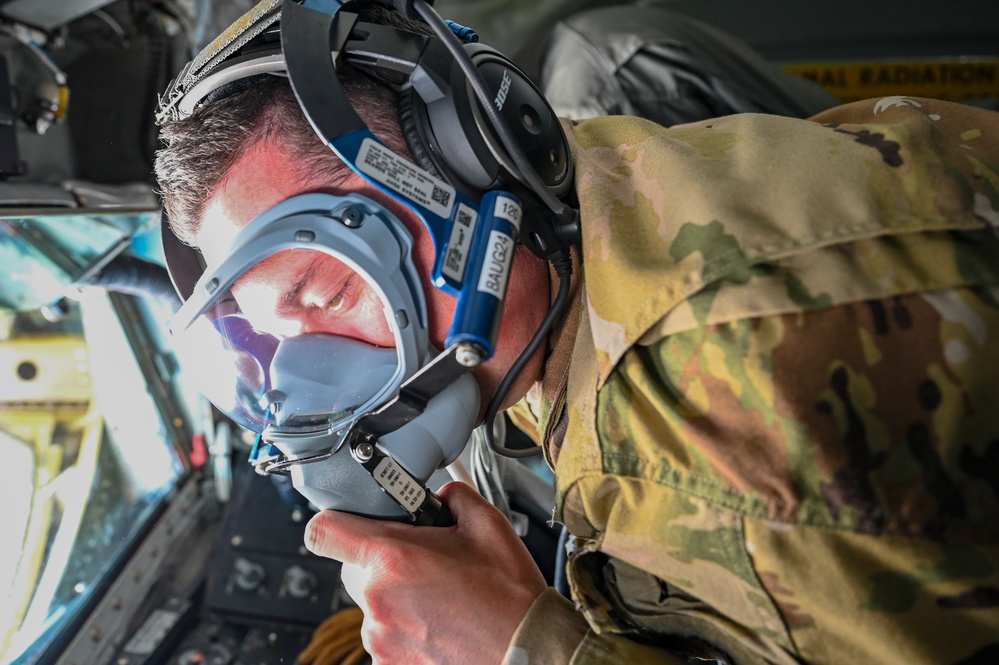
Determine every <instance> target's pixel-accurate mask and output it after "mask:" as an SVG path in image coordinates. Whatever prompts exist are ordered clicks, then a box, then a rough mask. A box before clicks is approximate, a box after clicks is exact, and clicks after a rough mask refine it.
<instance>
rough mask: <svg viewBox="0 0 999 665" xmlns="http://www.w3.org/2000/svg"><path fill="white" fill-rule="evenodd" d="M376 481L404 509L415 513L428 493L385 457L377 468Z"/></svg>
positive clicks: (390, 459) (397, 465) (392, 460)
mask: <svg viewBox="0 0 999 665" xmlns="http://www.w3.org/2000/svg"><path fill="white" fill-rule="evenodd" d="M374 478H375V481H376V482H377V483H378V484H379V485H381V486H382V489H384V490H385V491H386V492H388V493H389V494H390V495H392V498H394V499H395V500H396V501H398V502H399V504H400V505H402V507H403V508H405V509H406V510H408V511H409V512H410V513H415V512H416V511H417V509H418V508H419V507H420V506H421V505H422V504H423V498H424V497H425V496H426V494H427V492H426V490H424V489H423V487H421V486H420V484H419V483H418V482H416V480H414V479H413V477H412V476H410V475H409V474H408V473H406V471H405V470H404V469H403V468H402V467H401V466H399V464H398V463H396V461H395V460H394V459H392V458H391V457H383V458H382V461H380V462H379V463H378V465H377V466H375V473H374Z"/></svg>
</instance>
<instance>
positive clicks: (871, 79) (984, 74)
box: [784, 59, 999, 101]
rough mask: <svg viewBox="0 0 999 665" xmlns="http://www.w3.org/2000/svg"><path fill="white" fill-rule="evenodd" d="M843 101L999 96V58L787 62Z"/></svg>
mask: <svg viewBox="0 0 999 665" xmlns="http://www.w3.org/2000/svg"><path fill="white" fill-rule="evenodd" d="M784 68H785V69H786V70H787V71H789V72H791V73H792V74H797V75H799V76H803V77H805V78H807V79H809V80H811V81H814V82H815V83H818V84H819V85H820V86H822V87H823V88H825V89H826V90H828V91H829V92H830V93H832V94H833V95H835V96H836V97H838V98H839V99H841V100H843V101H853V100H857V99H869V98H872V97H888V96H893V95H911V96H915V97H932V98H936V99H971V98H975V97H978V98H981V97H985V98H992V97H995V98H999V60H996V59H967V60H965V59H961V60H924V61H908V62H903V61H899V62H866V63H865V62H840V63H810V64H808V63H802V64H788V65H785V66H784Z"/></svg>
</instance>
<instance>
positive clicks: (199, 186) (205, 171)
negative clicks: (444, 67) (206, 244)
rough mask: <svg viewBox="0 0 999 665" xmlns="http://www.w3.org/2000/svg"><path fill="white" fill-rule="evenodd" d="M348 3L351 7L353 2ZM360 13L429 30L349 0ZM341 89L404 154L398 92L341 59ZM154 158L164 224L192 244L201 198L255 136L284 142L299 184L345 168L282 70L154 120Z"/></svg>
mask: <svg viewBox="0 0 999 665" xmlns="http://www.w3.org/2000/svg"><path fill="white" fill-rule="evenodd" d="M355 7H356V9H355ZM350 9H351V11H357V12H358V14H359V16H360V18H361V20H365V21H369V22H373V23H380V24H383V25H391V26H393V27H398V28H402V29H406V30H410V31H412V32H419V33H423V34H432V30H431V29H430V28H429V26H427V25H425V24H423V23H418V22H416V21H411V20H409V19H407V18H405V17H403V16H402V15H400V14H398V13H397V12H395V11H392V10H389V9H387V8H385V7H381V6H377V5H368V4H360V3H358V5H352V6H351V7H350ZM338 73H339V75H340V82H341V85H343V88H344V92H345V93H346V94H347V97H348V98H349V99H350V100H351V103H352V104H353V105H354V107H355V109H356V110H357V113H358V115H360V116H361V119H362V120H363V121H364V122H365V123H366V124H367V126H368V128H369V129H370V130H371V131H372V133H374V134H375V136H377V137H378V138H379V139H380V140H381V141H383V142H384V143H385V144H386V145H388V146H389V147H390V148H391V149H392V150H395V151H396V152H399V153H401V154H403V155H405V156H407V157H410V154H409V149H408V147H407V146H406V141H405V139H404V138H403V135H402V129H401V127H400V125H399V119H398V111H397V109H398V98H397V95H396V93H395V91H394V90H393V89H392V88H391V87H389V85H388V84H386V83H383V82H381V81H377V80H375V79H373V78H371V77H370V76H368V75H367V74H365V73H363V72H361V71H360V70H358V69H357V68H354V67H351V66H349V65H345V66H342V67H340V68H338ZM160 141H161V143H162V147H161V149H160V150H159V151H157V153H156V160H155V165H154V170H155V175H156V180H157V184H158V191H159V194H160V196H161V198H162V200H163V207H164V209H165V211H166V216H167V219H168V220H169V223H170V228H171V229H172V230H173V232H174V234H175V235H176V236H177V237H178V238H179V239H180V240H181V241H182V242H185V243H187V244H189V245H191V246H194V245H195V243H194V239H195V238H196V237H197V234H198V231H199V230H200V227H201V222H202V217H203V215H204V211H205V207H206V206H207V204H208V201H209V200H210V199H211V198H212V196H213V195H214V194H215V192H216V191H217V190H218V188H219V186H220V185H221V184H222V183H223V182H224V181H225V179H226V177H227V176H228V174H229V171H230V169H232V167H233V166H234V165H235V164H236V162H238V161H239V159H240V158H241V157H242V156H243V155H244V154H246V151H247V150H249V149H250V148H252V147H253V146H255V145H258V144H259V143H261V142H263V141H269V142H271V143H273V144H274V145H275V146H276V147H277V148H278V149H281V150H284V151H285V152H286V154H287V156H288V157H289V158H290V159H291V160H292V162H293V164H295V165H296V169H295V170H296V172H297V174H298V175H299V176H300V177H301V182H302V183H303V185H306V186H323V187H329V188H332V189H336V188H337V187H339V186H342V185H343V184H344V183H345V182H346V180H347V178H348V177H349V176H350V174H351V173H352V172H351V171H350V169H349V167H347V165H346V164H344V163H343V162H342V161H340V159H339V157H337V156H336V154H335V153H334V152H333V151H332V150H331V149H330V148H329V146H327V145H326V144H325V143H324V142H323V141H322V140H320V138H319V137H318V135H317V134H316V132H315V130H314V129H313V128H312V126H311V125H310V124H309V122H308V120H307V119H306V118H305V115H304V114H303V113H302V110H301V107H300V106H299V104H298V101H297V99H296V98H295V95H294V92H293V91H292V89H291V85H290V84H289V83H288V80H287V78H286V77H284V76H278V75H273V76H264V77H262V80H261V81H260V82H259V83H256V84H255V85H252V86H250V87H249V88H247V89H245V90H242V91H240V92H237V93H235V94H233V95H231V96H229V97H225V98H223V99H221V100H219V101H216V102H214V103H211V104H206V105H205V106H203V107H201V108H198V109H197V110H195V112H194V113H192V114H191V115H190V116H189V117H187V118H184V119H183V120H175V121H170V122H166V123H164V124H163V126H162V127H161V128H160Z"/></svg>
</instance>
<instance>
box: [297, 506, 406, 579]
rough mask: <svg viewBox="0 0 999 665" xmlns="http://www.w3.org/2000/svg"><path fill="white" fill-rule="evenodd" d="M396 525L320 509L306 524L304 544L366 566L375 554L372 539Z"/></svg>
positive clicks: (378, 537)
mask: <svg viewBox="0 0 999 665" xmlns="http://www.w3.org/2000/svg"><path fill="white" fill-rule="evenodd" d="M399 526H401V525H400V524H398V523H396V522H387V521H382V520H374V519H370V518H367V517H360V516H358V515H351V514H350V513H342V512H338V511H334V510H324V511H322V512H320V513H317V514H316V515H313V517H312V519H311V520H309V523H308V524H307V525H306V527H305V547H306V548H308V550H309V551H310V552H312V553H313V554H318V555H319V556H324V557H327V558H329V559H336V560H337V561H341V562H343V563H352V564H356V565H358V566H364V567H366V566H368V565H369V564H370V563H371V561H372V560H373V559H374V558H376V557H375V550H376V549H377V547H376V543H377V542H379V541H380V540H381V539H382V537H383V536H385V535H386V532H387V531H391V530H393V529H398V527H399Z"/></svg>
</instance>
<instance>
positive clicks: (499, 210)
mask: <svg viewBox="0 0 999 665" xmlns="http://www.w3.org/2000/svg"><path fill="white" fill-rule="evenodd" d="M493 215H495V216H496V217H499V218H500V219H505V220H506V221H508V222H510V223H511V224H513V226H514V228H515V229H517V231H518V232H519V231H520V216H521V215H520V204H519V203H517V202H516V201H514V200H513V199H510V198H507V197H505V196H497V197H496V205H495V206H494V208H493Z"/></svg>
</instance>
